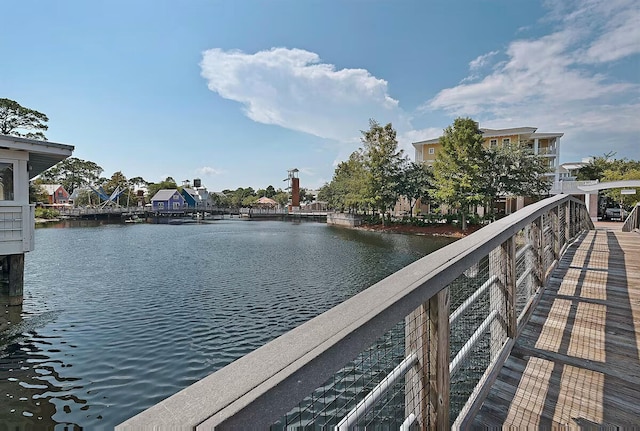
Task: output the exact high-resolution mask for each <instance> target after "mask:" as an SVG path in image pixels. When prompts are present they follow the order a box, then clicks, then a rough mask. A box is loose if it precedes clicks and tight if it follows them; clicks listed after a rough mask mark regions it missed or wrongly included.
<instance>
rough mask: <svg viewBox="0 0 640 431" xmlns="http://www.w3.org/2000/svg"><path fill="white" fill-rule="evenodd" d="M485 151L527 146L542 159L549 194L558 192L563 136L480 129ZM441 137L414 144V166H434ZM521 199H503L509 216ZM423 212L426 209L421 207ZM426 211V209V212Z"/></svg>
mask: <svg viewBox="0 0 640 431" xmlns="http://www.w3.org/2000/svg"><path fill="white" fill-rule="evenodd" d="M479 130H480V132H481V133H482V137H483V139H484V146H485V148H492V147H501V146H505V145H511V144H515V143H520V144H521V145H525V146H527V147H528V148H529V149H530V150H531V152H532V154H535V155H537V156H541V157H544V158H545V160H546V162H547V165H548V167H549V172H548V173H547V174H545V176H546V177H547V178H548V179H549V182H551V183H552V186H551V192H550V193H551V194H554V190H558V189H559V183H560V172H561V170H560V138H561V137H562V136H563V135H564V133H541V132H538V131H537V130H538V129H537V128H536V127H515V128H510V129H487V128H480V129H479ZM440 139H441V138H435V139H428V140H425V141H419V142H413V143H412V145H413V147H414V149H415V161H416V163H425V164H427V165H429V166H433V164H434V162H435V161H436V159H437V157H438V154H439V152H440V151H441V150H442V144H441V143H440ZM527 203H528V202H526V199H525V198H524V197H521V196H519V197H514V198H510V197H505V199H504V210H505V213H506V214H509V213H511V212H513V211H515V210H517V209H520V208H522V207H523V206H524V205H525V204H527ZM422 210H425V208H422ZM426 210H427V211H428V209H426Z"/></svg>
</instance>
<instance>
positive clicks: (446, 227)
mask: <svg viewBox="0 0 640 431" xmlns="http://www.w3.org/2000/svg"><path fill="white" fill-rule="evenodd" d="M481 227H482V226H477V225H472V226H469V227H468V229H467V230H466V231H463V230H462V229H460V228H459V227H457V226H453V225H450V224H441V225H433V226H412V225H401V224H392V225H385V226H382V225H381V224H375V225H362V226H358V227H355V229H360V230H367V231H374V232H389V233H402V234H411V235H425V236H445V237H449V238H463V237H465V236H467V235H469V234H472V233H473V232H475V231H477V230H478V229H480V228H481Z"/></svg>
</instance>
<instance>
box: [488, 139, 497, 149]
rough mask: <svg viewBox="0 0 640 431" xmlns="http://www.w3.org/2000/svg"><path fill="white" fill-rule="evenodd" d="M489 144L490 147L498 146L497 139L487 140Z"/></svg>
mask: <svg viewBox="0 0 640 431" xmlns="http://www.w3.org/2000/svg"><path fill="white" fill-rule="evenodd" d="M489 145H491V146H492V147H497V146H498V140H497V139H492V140H491V141H489Z"/></svg>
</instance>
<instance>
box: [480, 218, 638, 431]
mask: <svg viewBox="0 0 640 431" xmlns="http://www.w3.org/2000/svg"><path fill="white" fill-rule="evenodd" d="M471 423H472V427H473V428H487V427H490V428H494V427H503V428H512V427H516V428H519V427H534V428H535V427H537V428H556V427H567V426H568V427H570V428H580V427H591V426H605V427H608V426H622V427H628V426H633V425H636V426H637V425H638V424H640V234H639V233H637V232H631V233H622V232H618V231H612V230H605V229H596V230H594V231H591V232H589V233H588V234H587V235H586V236H585V237H584V238H583V239H582V240H581V241H579V242H578V243H576V244H575V245H574V246H572V248H570V249H569V250H568V251H567V253H566V254H565V255H564V256H563V257H562V259H561V261H560V264H559V266H558V268H557V269H556V270H555V271H554V273H553V274H552V276H551V277H550V280H549V285H548V286H547V288H546V289H545V292H544V293H543V296H542V298H541V300H540V302H539V304H538V307H537V308H536V310H535V311H534V312H533V314H532V316H531V318H530V320H529V322H528V323H527V324H526V325H525V327H524V328H523V330H522V333H521V336H520V337H519V338H518V339H517V340H516V343H515V345H514V348H513V350H512V352H511V356H510V357H509V358H508V359H507V361H506V362H505V364H504V365H503V368H502V369H501V371H500V375H499V376H498V378H497V380H496V382H495V383H494V385H493V386H492V387H491V390H490V391H489V394H488V395H487V398H486V399H485V401H484V403H483V405H482V407H481V408H480V410H479V411H478V412H477V414H476V415H475V417H474V418H473V421H472V422H471Z"/></svg>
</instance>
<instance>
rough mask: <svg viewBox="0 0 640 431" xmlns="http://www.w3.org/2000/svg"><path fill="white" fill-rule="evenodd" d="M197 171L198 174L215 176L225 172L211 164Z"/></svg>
mask: <svg viewBox="0 0 640 431" xmlns="http://www.w3.org/2000/svg"><path fill="white" fill-rule="evenodd" d="M196 173H197V174H198V175H202V176H207V177H208V176H214V175H221V174H223V173H224V172H223V171H221V170H219V169H215V168H212V167H210V166H203V167H201V168H198V169H196Z"/></svg>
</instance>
